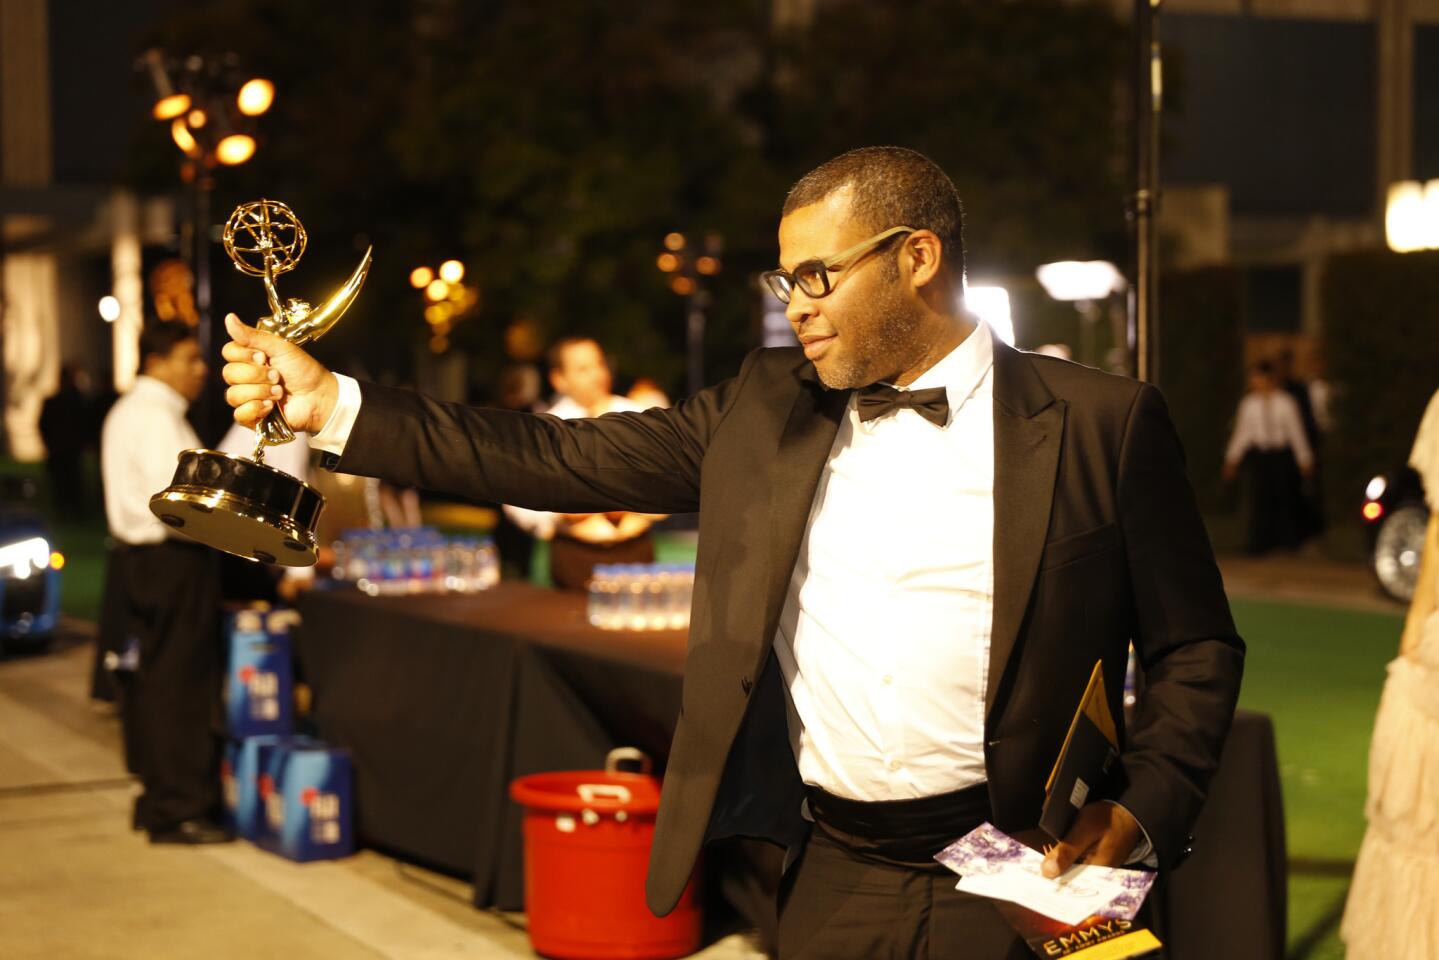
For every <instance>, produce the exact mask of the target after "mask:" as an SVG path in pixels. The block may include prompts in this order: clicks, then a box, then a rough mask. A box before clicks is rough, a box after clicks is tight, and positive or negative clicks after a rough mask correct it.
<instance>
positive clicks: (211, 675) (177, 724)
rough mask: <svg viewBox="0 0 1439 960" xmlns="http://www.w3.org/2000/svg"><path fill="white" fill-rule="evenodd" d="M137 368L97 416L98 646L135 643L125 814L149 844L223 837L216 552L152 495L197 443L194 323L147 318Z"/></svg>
mask: <svg viewBox="0 0 1439 960" xmlns="http://www.w3.org/2000/svg"><path fill="white" fill-rule="evenodd" d="M140 357H141V360H140V376H139V377H137V378H136V380H135V385H134V386H133V387H132V388H131V389H130V392H129V393H127V394H125V395H124V396H123V397H121V398H120V399H119V400H118V401H116V403H115V405H114V406H113V407H112V408H111V409H110V412H109V414H108V415H107V416H106V417H105V423H104V427H103V429H102V432H101V441H100V469H101V477H102V479H103V481H104V488H105V517H106V521H107V522H108V524H109V528H110V536H111V537H112V538H113V539H114V546H113V547H112V549H111V550H110V554H109V558H108V570H107V574H106V577H107V583H106V596H105V604H104V609H103V610H102V611H101V625H100V632H101V639H102V647H108V648H110V649H112V650H114V651H116V652H117V653H122V654H123V653H125V652H126V651H128V650H130V649H131V648H132V645H133V647H135V648H137V649H138V654H139V665H138V670H137V671H136V673H135V676H134V679H133V682H132V683H131V684H129V685H128V687H127V688H126V690H125V692H124V694H123V695H122V696H121V698H120V699H121V705H120V719H121V723H122V725H123V728H124V734H125V753H126V762H127V764H128V765H129V766H130V769H131V770H132V771H133V772H134V773H136V774H137V775H138V776H139V777H140V781H141V783H142V785H143V787H144V792H143V793H142V794H141V795H140V796H139V797H138V798H137V799H136V801H135V809H134V815H133V819H132V822H133V824H134V825H135V827H136V828H137V829H143V830H145V831H146V832H148V833H149V835H150V840H151V842H154V843H217V842H223V841H226V840H230V839H232V835H231V834H230V833H229V831H227V830H225V829H224V828H222V827H221V826H220V825H219V824H218V823H217V822H216V821H215V819H214V816H215V814H216V813H217V812H218V809H219V802H220V777H219V737H218V736H217V731H218V720H219V713H220V685H221V674H222V671H223V667H224V662H223V653H222V649H221V637H220V577H219V562H218V561H219V557H218V555H217V553H216V552H215V551H213V550H211V549H209V548H208V547H204V546H201V545H200V544H198V543H192V542H191V541H188V540H181V539H177V538H175V537H172V536H171V535H170V530H169V528H168V527H166V526H165V525H164V524H163V523H161V522H160V521H159V520H158V519H156V518H155V516H154V514H152V513H151V512H150V497H151V496H152V495H153V494H155V493H156V492H157V491H159V490H163V489H164V488H165V487H166V486H167V485H168V484H169V483H170V479H171V477H172V476H173V475H174V473H175V460H176V457H177V456H178V455H179V454H180V452H181V451H183V450H187V449H192V448H195V447H198V446H199V445H200V440H199V437H197V436H196V435H195V431H194V429H193V428H192V427H191V426H190V423H189V421H187V420H186V419H185V412H186V410H187V409H188V408H189V406H190V404H192V403H193V402H194V401H195V400H196V399H197V398H198V397H199V396H200V393H201V391H202V390H203V389H204V386H205V376H206V373H207V371H208V367H207V366H206V364H205V360H204V358H203V357H201V356H200V346H199V343H198V341H197V340H196V337H195V331H194V330H193V329H191V328H190V327H188V326H185V325H184V324H181V323H176V322H170V323H154V324H151V325H148V326H146V327H145V329H144V330H143V331H142V332H141V334H140Z"/></svg>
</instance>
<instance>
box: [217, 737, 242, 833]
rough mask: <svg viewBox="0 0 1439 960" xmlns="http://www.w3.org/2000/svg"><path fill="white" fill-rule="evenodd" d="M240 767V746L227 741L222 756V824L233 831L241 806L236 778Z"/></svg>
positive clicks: (232, 741) (238, 784)
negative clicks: (223, 809) (237, 811)
mask: <svg viewBox="0 0 1439 960" xmlns="http://www.w3.org/2000/svg"><path fill="white" fill-rule="evenodd" d="M239 766H240V744H239V743H238V742H236V741H234V740H227V741H226V742H225V750H224V753H223V754H222V755H221V756H220V799H221V801H222V802H223V803H224V806H225V815H224V817H223V819H222V822H223V823H224V825H225V826H227V827H229V828H230V829H232V830H233V829H234V828H235V810H236V808H238V807H239V805H240V781H239V779H237V777H236V773H237V772H238V770H239Z"/></svg>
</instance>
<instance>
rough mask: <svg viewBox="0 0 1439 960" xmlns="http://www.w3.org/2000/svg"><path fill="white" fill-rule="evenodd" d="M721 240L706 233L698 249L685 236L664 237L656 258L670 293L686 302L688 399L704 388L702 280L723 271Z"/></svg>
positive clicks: (707, 301)
mask: <svg viewBox="0 0 1439 960" xmlns="http://www.w3.org/2000/svg"><path fill="white" fill-rule="evenodd" d="M723 249H724V238H723V237H721V236H720V235H719V234H718V233H707V234H705V236H704V240H703V241H702V242H701V243H700V244H699V245H697V246H696V245H694V244H692V243H691V242H690V241H689V239H688V238H687V237H685V235H684V234H682V233H680V232H678V231H672V232H670V233H667V234H665V239H664V252H662V253H661V254H660V255H659V256H658V257H656V258H655V266H657V267H659V269H660V272H661V273H666V274H668V275H669V278H670V282H669V287H670V290H671V291H673V292H674V293H675V294H676V295H678V296H681V297H684V298H685V344H686V347H687V351H686V352H687V353H688V354H689V363H688V364H687V366H688V371H687V374H688V375H687V377H686V380H687V381H688V386H689V393H690V396H694V395H695V394H696V393H699V391H700V390H701V389H702V388H703V387H704V337H705V323H706V317H705V308H706V307H708V306H709V304H710V295H709V291H708V290H706V289H704V285H703V278H705V277H713V276H716V275H718V274H719V272H720V270H722V269H723V268H724V264H723V263H722V262H721V261H720V253H721V251H722V250H723Z"/></svg>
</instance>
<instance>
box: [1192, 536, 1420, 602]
mask: <svg viewBox="0 0 1439 960" xmlns="http://www.w3.org/2000/svg"><path fill="white" fill-rule="evenodd" d="M1219 568H1220V571H1221V572H1222V573H1223V575H1224V587H1225V589H1226V590H1227V591H1228V593H1229V595H1230V596H1231V597H1242V598H1244V599H1251V600H1289V601H1293V602H1296V603H1312V604H1316V605H1318V606H1325V607H1342V608H1345V609H1349V610H1369V611H1372V612H1375V613H1398V614H1403V613H1404V611H1405V609H1406V608H1405V605H1404V604H1402V603H1399V602H1398V601H1397V600H1394V599H1392V598H1391V597H1389V596H1388V595H1387V594H1385V593H1384V591H1383V590H1381V589H1380V588H1379V581H1378V580H1376V579H1375V578H1374V572H1373V571H1372V570H1370V569H1369V568H1368V567H1367V566H1365V565H1364V564H1361V563H1348V562H1343V561H1338V560H1330V559H1328V558H1326V557H1320V556H1316V555H1313V554H1310V553H1305V552H1303V551H1301V552H1297V553H1276V554H1270V555H1268V556H1264V557H1245V556H1239V555H1232V556H1222V557H1220V558H1219Z"/></svg>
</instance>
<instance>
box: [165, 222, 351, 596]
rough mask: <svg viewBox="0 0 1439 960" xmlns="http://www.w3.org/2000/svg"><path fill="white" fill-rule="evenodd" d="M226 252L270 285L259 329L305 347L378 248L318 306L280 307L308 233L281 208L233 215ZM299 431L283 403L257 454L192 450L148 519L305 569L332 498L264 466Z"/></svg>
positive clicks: (265, 423) (261, 434) (259, 437)
mask: <svg viewBox="0 0 1439 960" xmlns="http://www.w3.org/2000/svg"><path fill="white" fill-rule="evenodd" d="M223 242H224V246H225V253H227V254H228V255H229V257H230V260H231V261H233V262H234V264H235V269H236V270H239V271H240V272H241V273H243V274H245V275H247V276H251V277H259V278H260V279H261V280H262V281H263V282H264V284H265V295H266V297H267V298H268V299H269V302H270V315H269V316H267V317H262V318H260V320H259V322H258V323H257V324H256V326H257V327H259V328H260V329H261V330H265V331H268V332H270V333H273V334H275V335H276V336H279V337H284V338H285V339H286V340H288V341H290V342H291V343H293V344H296V345H299V344H304V343H308V342H310V341H311V340H315V339H317V338H318V337H320V336H321V335H322V334H324V333H325V331H327V330H329V329H330V328H331V327H332V326H334V325H335V321H337V320H339V319H340V317H341V316H342V315H343V314H344V312H345V311H346V310H347V309H349V307H350V304H352V303H354V302H355V297H356V296H358V295H359V293H360V287H361V286H363V285H364V282H365V276H366V275H367V274H368V273H369V271H370V261H371V256H370V255H371V253H372V250H366V251H365V256H364V257H363V258H362V259H361V260H360V265H359V266H358V267H356V268H355V272H354V273H352V274H350V279H349V280H347V281H346V282H345V285H344V286H342V287H341V288H340V289H339V290H337V291H335V292H334V293H333V294H332V295H331V296H330V298H329V299H328V300H326V301H325V302H324V303H322V304H320V306H319V307H313V308H312V307H311V306H310V304H309V303H307V302H306V301H304V300H296V299H293V298H291V299H289V300H285V301H281V300H280V295H279V293H278V292H277V291H276V290H275V278H276V277H278V276H279V275H280V274H282V273H288V272H290V271H291V270H293V269H295V265H296V264H298V263H299V262H300V257H301V256H302V255H303V254H304V252H305V244H306V242H307V238H306V235H305V228H304V226H303V225H302V224H301V223H300V221H299V218H297V217H296V216H295V214H294V212H293V211H292V210H291V209H290V208H289V207H287V206H285V204H283V203H280V202H279V201H277V200H256V201H254V202H252V203H246V204H241V205H240V206H238V207H236V208H235V212H234V213H232V214H230V219H229V220H228V221H227V222H226V224H225V232H224V237H223ZM293 439H295V431H294V430H293V429H291V427H290V425H289V424H288V423H286V422H285V417H284V415H283V414H282V413H281V412H280V407H279V405H278V404H277V405H276V406H275V407H274V408H273V409H271V411H270V413H269V414H268V415H267V416H266V417H265V419H264V420H262V421H261V422H260V423H259V424H257V425H256V427H255V452H254V453H253V454H252V455H251V456H249V457H235V456H231V455H229V454H225V453H220V452H218V451H215V450H186V451H184V452H183V453H181V454H180V458H179V465H178V466H177V467H176V468H175V477H174V479H173V480H172V481H171V483H170V486H168V487H166V488H165V489H164V490H162V491H160V492H159V493H157V494H155V495H154V496H153V497H151V498H150V512H151V513H153V514H155V516H157V517H159V518H160V519H161V520H162V521H163V522H164V523H165V524H166V525H168V526H169V527H171V528H172V529H174V530H175V531H177V532H178V533H181V534H183V535H185V536H187V537H189V538H191V539H192V540H198V541H199V542H200V543H203V544H206V545H207V546H211V547H215V548H216V549H218V550H224V551H225V552H226V553H233V554H234V555H235V556H237V557H245V558H246V559H248V560H258V561H261V562H263V563H274V564H279V565H281V566H286V567H308V566H311V565H313V564H314V563H315V560H316V558H317V556H318V549H317V545H316V542H315V525H316V523H317V522H318V521H319V519H320V511H321V510H323V509H324V506H325V498H324V497H323V496H321V494H320V492H319V491H318V490H316V489H315V488H314V487H312V486H310V485H309V484H307V483H305V482H304V481H302V480H298V479H296V478H295V477H292V476H290V475H289V474H288V473H285V472H284V471H281V470H276V469H275V468H274V467H269V466H266V465H265V448H266V447H272V446H277V445H279V444H282V443H289V442H290V441H291V440H293Z"/></svg>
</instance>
